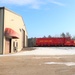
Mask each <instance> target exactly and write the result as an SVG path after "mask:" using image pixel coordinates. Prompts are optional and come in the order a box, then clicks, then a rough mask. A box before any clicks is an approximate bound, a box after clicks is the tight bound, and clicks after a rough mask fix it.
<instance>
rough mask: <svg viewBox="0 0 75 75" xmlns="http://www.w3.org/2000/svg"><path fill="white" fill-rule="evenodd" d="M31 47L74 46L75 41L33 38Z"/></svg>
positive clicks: (63, 38)
mask: <svg viewBox="0 0 75 75" xmlns="http://www.w3.org/2000/svg"><path fill="white" fill-rule="evenodd" d="M33 42H35V43H34V44H33V46H35V47H50V46H55V47H58V46H60V47H63V46H75V40H73V39H71V38H70V37H50V38H35V41H33Z"/></svg>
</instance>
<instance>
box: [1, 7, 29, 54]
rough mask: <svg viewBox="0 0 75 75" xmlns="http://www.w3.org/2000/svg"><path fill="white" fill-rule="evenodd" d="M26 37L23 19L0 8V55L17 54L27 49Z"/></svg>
mask: <svg viewBox="0 0 75 75" xmlns="http://www.w3.org/2000/svg"><path fill="white" fill-rule="evenodd" d="M27 37H28V33H27V30H26V27H25V24H24V21H23V18H22V17H21V16H20V15H18V14H16V13H14V12H13V11H11V10H9V9H7V8H5V7H0V54H7V53H13V52H17V51H20V50H22V48H24V47H27Z"/></svg>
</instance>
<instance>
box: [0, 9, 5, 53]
mask: <svg viewBox="0 0 75 75" xmlns="http://www.w3.org/2000/svg"><path fill="white" fill-rule="evenodd" d="M3 27H4V8H0V54H3V35H4V32H3V31H4V28H3Z"/></svg>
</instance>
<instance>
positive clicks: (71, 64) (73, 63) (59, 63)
mask: <svg viewBox="0 0 75 75" xmlns="http://www.w3.org/2000/svg"><path fill="white" fill-rule="evenodd" d="M44 64H48V65H49V64H50V65H51V64H54V65H66V66H73V65H75V62H45V63H44Z"/></svg>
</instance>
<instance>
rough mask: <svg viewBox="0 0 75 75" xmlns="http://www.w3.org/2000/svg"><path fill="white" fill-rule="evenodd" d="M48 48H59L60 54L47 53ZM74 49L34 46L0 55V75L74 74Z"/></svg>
mask: <svg viewBox="0 0 75 75" xmlns="http://www.w3.org/2000/svg"><path fill="white" fill-rule="evenodd" d="M49 49H50V50H57V51H59V49H60V52H61V55H60V52H57V51H53V52H54V53H55V54H53V52H52V53H49V52H50V51H49ZM42 50H43V51H42ZM46 50H47V51H49V52H48V53H47V52H46ZM61 50H63V51H61ZM66 50H68V51H67V52H66ZM74 50H75V48H54V47H53V48H35V49H32V50H29V49H27V50H25V51H24V50H23V51H21V52H19V53H15V54H8V55H4V56H2V55H1V56H0V75H75V55H74ZM64 51H65V53H62V52H64ZM72 51H73V52H72ZM28 52H29V54H28ZM41 52H43V53H42V54H41ZM26 53H27V55H26ZM32 53H33V54H32ZM45 53H46V54H45ZM58 53H59V54H58ZM50 54H51V55H50Z"/></svg>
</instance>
